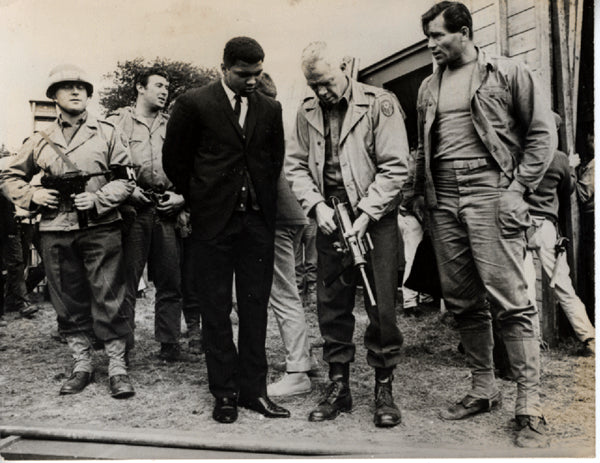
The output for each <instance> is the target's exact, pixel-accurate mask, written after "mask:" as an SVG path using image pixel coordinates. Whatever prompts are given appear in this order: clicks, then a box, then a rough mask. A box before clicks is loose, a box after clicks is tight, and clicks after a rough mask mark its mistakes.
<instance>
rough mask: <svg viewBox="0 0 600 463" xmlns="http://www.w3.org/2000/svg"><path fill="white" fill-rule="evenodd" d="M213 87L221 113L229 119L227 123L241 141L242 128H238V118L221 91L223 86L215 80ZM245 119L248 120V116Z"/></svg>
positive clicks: (223, 91) (242, 137) (242, 136)
mask: <svg viewBox="0 0 600 463" xmlns="http://www.w3.org/2000/svg"><path fill="white" fill-rule="evenodd" d="M215 87H216V88H215V90H216V95H217V101H218V103H219V106H220V107H221V110H222V111H223V113H224V114H225V116H226V117H227V119H229V122H230V123H231V125H232V126H233V128H234V129H235V131H236V133H237V134H238V136H239V137H240V139H242V140H243V139H244V132H243V131H242V128H241V127H240V123H239V121H238V118H237V117H236V115H235V114H234V113H233V108H232V107H231V103H230V102H229V99H228V98H227V94H226V93H225V90H223V84H221V81H220V80H217V81H216V82H215ZM247 118H248V116H246V119H247Z"/></svg>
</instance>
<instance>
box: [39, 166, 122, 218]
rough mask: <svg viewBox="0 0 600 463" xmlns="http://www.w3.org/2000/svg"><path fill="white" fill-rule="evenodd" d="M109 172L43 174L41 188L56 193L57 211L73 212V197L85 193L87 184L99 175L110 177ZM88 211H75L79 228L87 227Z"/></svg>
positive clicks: (80, 171)
mask: <svg viewBox="0 0 600 463" xmlns="http://www.w3.org/2000/svg"><path fill="white" fill-rule="evenodd" d="M110 173H111V171H110V170H103V171H100V172H94V173H93V174H88V173H87V172H84V171H82V170H79V171H74V172H67V173H65V174H62V175H52V174H47V173H46V174H44V176H43V177H42V179H41V183H42V186H43V187H44V188H47V189H49V190H56V191H58V211H59V212H73V211H74V210H75V206H74V204H73V196H74V195H77V194H79V193H83V192H84V191H85V187H86V185H87V182H88V180H89V179H90V178H92V177H97V176H99V175H106V176H108V175H110ZM88 218H89V215H88V211H80V210H77V222H78V223H79V228H87V226H88Z"/></svg>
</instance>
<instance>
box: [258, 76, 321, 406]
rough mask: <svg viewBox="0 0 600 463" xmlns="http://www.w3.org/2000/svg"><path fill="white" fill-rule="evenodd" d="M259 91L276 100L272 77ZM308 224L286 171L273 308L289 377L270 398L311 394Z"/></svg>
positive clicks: (271, 388) (280, 187) (280, 191)
mask: <svg viewBox="0 0 600 463" xmlns="http://www.w3.org/2000/svg"><path fill="white" fill-rule="evenodd" d="M258 91H259V92H262V93H263V94H265V95H267V96H269V97H271V98H275V97H276V96H277V88H276V86H275V83H274V82H273V80H272V79H271V76H270V75H269V74H267V73H266V72H263V73H262V74H261V76H260V79H259V84H258ZM307 224H308V220H307V218H306V215H304V211H303V210H302V208H301V207H300V204H298V201H297V200H296V197H295V196H294V195H293V194H292V191H291V190H290V186H289V184H288V181H287V180H286V178H285V174H284V172H283V170H282V171H281V173H280V175H279V180H278V182H277V215H276V218H275V260H274V268H273V286H272V287H271V297H270V299H269V305H270V306H271V308H272V309H273V314H274V315H275V319H276V320H277V325H278V326H279V333H280V334H281V339H282V341H283V346H284V348H285V354H286V355H285V374H284V375H283V377H281V379H280V380H279V381H277V382H275V383H272V384H269V385H268V386H267V394H268V395H269V397H278V396H291V395H298V394H305V393H307V392H310V390H311V383H310V378H309V377H308V371H310V369H311V362H310V347H309V343H308V326H307V325H306V318H305V315H304V307H302V300H301V299H300V294H299V292H298V287H297V286H296V284H295V278H294V276H295V274H296V273H295V272H296V268H297V265H295V264H297V262H296V261H295V253H294V245H295V244H296V243H298V242H299V238H300V236H301V235H302V232H303V230H304V229H305V227H306V226H307Z"/></svg>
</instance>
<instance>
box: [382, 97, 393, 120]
mask: <svg viewBox="0 0 600 463" xmlns="http://www.w3.org/2000/svg"><path fill="white" fill-rule="evenodd" d="M381 112H382V113H383V114H384V116H386V117H390V116H391V115H392V114H394V104H393V103H392V101H391V100H389V99H387V98H386V99H385V100H383V101H382V102H381Z"/></svg>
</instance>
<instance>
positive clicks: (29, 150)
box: [0, 114, 135, 231]
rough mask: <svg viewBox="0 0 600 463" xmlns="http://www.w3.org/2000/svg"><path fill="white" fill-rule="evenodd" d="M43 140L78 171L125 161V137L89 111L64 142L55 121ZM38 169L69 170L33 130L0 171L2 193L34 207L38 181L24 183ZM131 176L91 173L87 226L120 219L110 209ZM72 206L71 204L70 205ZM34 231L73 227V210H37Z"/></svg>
mask: <svg viewBox="0 0 600 463" xmlns="http://www.w3.org/2000/svg"><path fill="white" fill-rule="evenodd" d="M45 132H46V134H47V135H48V138H49V139H50V140H51V141H53V142H54V143H55V144H56V145H57V146H58V148H59V149H60V150H62V152H63V153H64V154H65V155H66V156H67V157H68V158H69V160H71V161H72V162H73V163H74V164H75V165H76V166H77V167H78V168H79V169H80V170H82V171H84V172H87V173H90V174H92V173H96V172H100V171H106V170H109V166H111V165H113V164H121V165H124V164H130V163H131V159H130V157H129V149H128V147H127V140H125V139H124V136H123V135H122V133H121V132H120V131H118V130H117V129H116V128H115V127H114V125H113V124H111V123H109V122H107V121H104V120H98V119H96V118H95V117H93V116H92V115H89V114H88V116H87V119H86V121H85V122H84V123H83V124H82V126H81V127H80V128H79V130H78V131H77V132H76V133H75V135H74V137H73V139H72V140H71V142H70V143H69V144H67V142H66V140H65V137H64V135H63V133H62V130H61V128H60V126H59V124H58V122H55V123H53V124H52V125H51V126H50V127H49V128H48V129H47V130H46V131H45ZM40 170H43V171H44V172H45V173H46V174H52V175H61V174H64V173H66V172H68V171H70V170H72V169H70V168H69V167H68V166H67V165H66V164H65V162H64V161H63V160H62V159H61V158H60V156H59V155H58V154H57V153H56V151H55V150H54V149H53V148H52V147H51V146H50V145H49V144H48V143H46V141H45V140H44V139H43V138H42V136H41V135H40V134H39V133H38V132H36V133H34V134H33V135H32V136H31V138H29V139H28V140H27V141H26V142H25V143H24V144H23V146H22V147H21V149H20V150H19V152H18V153H17V155H16V156H14V157H13V158H12V159H11V160H10V162H9V163H8V165H7V167H6V168H5V169H4V170H3V171H2V172H1V173H0V185H1V186H2V190H3V192H4V194H5V195H6V196H7V197H8V198H10V199H11V200H12V201H13V202H14V203H15V204H16V205H17V206H19V207H21V208H23V209H26V210H34V209H35V208H36V207H37V205H36V204H35V203H33V202H32V201H31V199H32V197H33V193H34V191H35V189H36V188H41V186H40V185H33V184H31V183H30V181H31V178H32V177H33V176H34V175H35V174H36V173H38V172H39V171H40ZM134 186H135V182H134V181H133V180H125V179H120V180H112V181H110V182H109V181H108V180H107V179H106V177H105V176H104V175H100V176H96V177H91V178H90V179H89V181H88V183H87V185H86V191H89V192H91V193H95V194H96V199H95V201H94V203H95V208H94V210H93V211H92V213H91V214H90V219H89V226H94V225H102V224H107V223H111V222H114V221H117V220H120V215H119V212H118V211H117V209H116V207H117V206H118V205H119V204H120V203H122V202H123V201H124V200H125V199H127V197H128V196H129V195H130V194H131V192H132V191H133V188H134ZM73 209H74V208H73ZM41 212H42V220H41V222H40V231H71V230H77V229H79V225H78V222H77V212H76V210H73V211H72V212H57V211H56V210H51V209H48V208H41Z"/></svg>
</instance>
